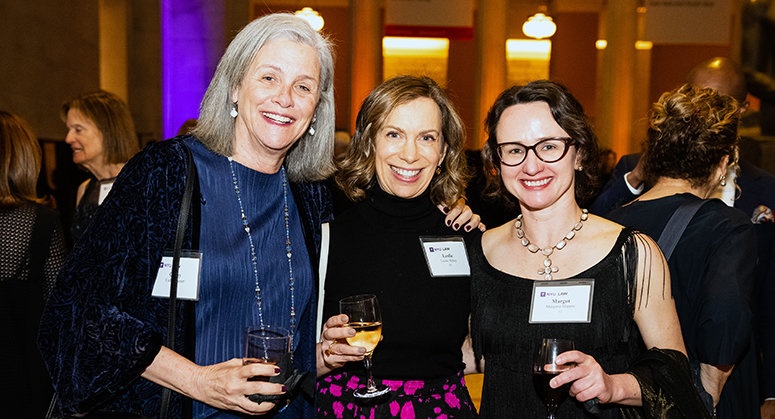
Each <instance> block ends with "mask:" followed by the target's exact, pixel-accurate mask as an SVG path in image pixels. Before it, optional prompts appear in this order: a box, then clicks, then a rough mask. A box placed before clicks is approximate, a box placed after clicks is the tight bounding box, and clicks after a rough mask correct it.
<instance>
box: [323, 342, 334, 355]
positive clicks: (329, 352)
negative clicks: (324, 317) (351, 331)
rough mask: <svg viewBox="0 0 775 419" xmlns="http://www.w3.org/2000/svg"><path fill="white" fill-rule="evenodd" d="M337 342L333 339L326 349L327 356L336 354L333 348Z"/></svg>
mask: <svg viewBox="0 0 775 419" xmlns="http://www.w3.org/2000/svg"><path fill="white" fill-rule="evenodd" d="M335 343H336V341H333V340H332V341H331V343H330V344H329V345H328V349H326V352H325V355H326V356H331V355H333V354H334V351H333V349H331V348H332V347H333V346H334V344H335Z"/></svg>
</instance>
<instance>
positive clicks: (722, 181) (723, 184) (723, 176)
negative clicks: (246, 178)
mask: <svg viewBox="0 0 775 419" xmlns="http://www.w3.org/2000/svg"><path fill="white" fill-rule="evenodd" d="M721 186H727V177H726V176H725V175H721Z"/></svg>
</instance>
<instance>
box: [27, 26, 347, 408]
mask: <svg viewBox="0 0 775 419" xmlns="http://www.w3.org/2000/svg"><path fill="white" fill-rule="evenodd" d="M333 139H334V99H333V57H332V47H331V44H330V43H329V41H328V40H326V39H325V38H324V37H322V36H321V35H320V34H318V33H317V32H315V31H314V30H313V29H312V28H311V27H310V26H309V25H308V24H307V23H306V22H305V21H303V20H301V19H299V18H297V17H294V16H293V15H290V14H274V15H269V16H265V17H262V18H260V19H257V20H255V21H253V22H252V23H250V24H249V25H248V26H246V27H245V28H244V29H243V30H242V31H241V32H240V33H239V34H238V35H237V36H236V38H235V39H234V41H232V43H231V44H230V45H229V47H228V49H227V51H226V53H225V55H224V56H223V58H222V59H221V61H220V63H219V64H218V68H217V70H216V73H215V76H214V77H213V80H212V81H211V83H210V86H209V88H208V90H207V92H206V93H205V96H204V99H203V100H202V105H201V112H200V118H199V124H198V125H197V127H196V129H194V130H193V131H192V132H191V134H190V135H185V136H181V137H176V138H174V139H171V140H168V141H164V142H161V143H158V144H154V145H152V146H149V147H147V148H146V149H145V150H143V151H142V152H141V153H139V154H138V155H137V156H136V157H134V158H133V159H132V160H130V161H129V162H128V163H127V165H126V166H125V167H124V169H123V170H122V172H121V174H120V175H119V176H118V178H117V179H116V183H115V185H114V186H113V189H112V191H111V193H110V195H109V196H108V197H107V198H106V200H105V201H104V203H103V204H102V205H101V207H100V209H99V211H98V212H97V213H96V214H95V216H94V219H93V221H92V223H93V224H92V226H93V227H91V228H90V229H89V230H88V231H87V232H86V234H85V236H84V240H82V241H81V242H80V244H79V246H77V247H76V248H75V249H74V251H73V253H72V254H71V256H70V258H69V259H68V261H67V262H66V265H65V267H64V269H63V271H62V273H61V275H60V276H59V278H58V280H57V283H56V286H55V289H54V290H53V292H52V296H51V298H50V300H49V302H48V304H47V306H46V309H45V312H44V315H43V320H42V324H41V332H40V336H39V341H38V343H39V346H40V348H41V351H42V353H43V357H44V359H45V361H46V363H47V366H48V369H49V372H50V374H51V376H52V378H53V382H54V385H55V387H56V390H57V393H58V396H59V407H60V409H61V410H62V411H63V412H65V413H67V414H76V413H84V412H89V411H91V410H95V409H108V410H132V411H135V412H139V413H142V414H144V415H146V416H149V417H155V416H157V415H159V413H160V403H159V394H160V387H159V385H160V386H164V387H168V388H170V389H172V390H174V392H173V395H172V400H171V403H170V410H169V417H172V418H177V417H194V418H205V417H207V418H213V417H219V418H220V417H234V416H233V415H236V414H264V413H269V412H273V413H275V417H278V418H281V417H282V418H285V417H294V418H296V417H299V418H301V417H304V418H308V417H309V418H311V417H314V415H315V411H314V398H313V397H312V396H309V395H304V394H301V393H300V391H301V390H300V388H299V387H304V386H303V385H302V386H296V388H286V387H285V386H284V385H283V384H276V383H272V382H269V381H268V378H270V377H273V376H277V375H278V374H280V373H281V371H280V368H279V367H277V366H275V365H269V364H261V363H252V364H243V360H242V359H240V358H242V356H243V349H242V346H243V340H242V339H243V330H244V328H245V327H247V326H250V325H260V326H270V325H271V326H275V327H281V328H284V329H285V330H287V332H288V334H289V335H290V336H291V342H292V343H291V345H292V353H293V366H294V367H295V369H296V370H298V371H299V372H300V373H302V374H303V373H305V372H309V374H307V376H309V377H310V378H311V379H314V376H315V330H314V328H315V323H314V322H315V315H314V313H315V305H316V304H315V298H314V289H315V286H314V284H315V273H314V270H313V268H312V266H313V265H312V261H316V260H317V252H318V248H319V237H320V225H321V223H322V222H324V221H328V219H329V218H330V214H331V205H330V202H331V201H330V197H329V195H328V192H327V191H326V190H325V188H324V187H323V186H322V184H321V183H319V182H318V181H320V180H322V179H323V178H325V177H326V176H328V175H330V174H331V172H333V168H334V166H333V163H332V154H333ZM186 148H188V149H190V151H191V153H192V155H193V163H194V164H195V165H196V169H197V171H198V179H199V180H198V183H197V184H196V192H195V194H194V198H195V199H194V201H193V205H192V207H193V210H192V216H191V217H189V220H190V221H189V222H188V226H187V229H186V230H187V232H186V239H185V242H184V248H187V249H196V251H197V253H198V255H199V262H198V263H195V265H198V266H200V267H199V270H198V272H195V273H193V274H191V275H189V276H184V275H186V272H185V271H181V284H182V280H183V279H185V280H186V281H187V282H190V283H191V282H193V283H196V284H197V290H196V292H193V293H192V294H193V295H190V296H189V297H190V298H191V299H193V300H194V301H183V302H181V303H180V304H179V305H178V307H177V309H178V313H179V317H178V318H179V319H180V320H179V321H178V322H177V327H176V329H175V333H176V345H175V346H176V347H175V348H174V349H170V348H167V347H163V346H162V344H161V342H162V340H163V338H164V337H165V336H164V335H165V333H166V332H165V330H166V322H167V314H168V310H169V304H168V302H167V300H166V299H163V298H159V297H156V296H155V295H156V294H155V293H153V294H152V289H153V288H154V283H155V282H156V279H157V274H158V271H159V266H160V263H163V261H162V257H163V256H164V254H165V251H166V250H168V249H170V248H171V247H172V241H173V240H172V239H173V238H174V236H175V231H176V224H177V219H178V216H179V212H180V209H179V208H180V205H181V204H180V203H181V201H182V195H183V191H184V185H185V183H186V178H187V169H188V166H189V161H188V160H187V157H186V156H187V152H186ZM185 293H186V290H185V287H184V286H183V285H181V290H180V291H179V298H184V297H186V296H185V295H183V294H185ZM287 369H292V368H287ZM288 372H289V371H283V373H288ZM256 394H258V395H280V394H285V396H284V397H283V398H281V399H280V401H278V402H267V401H264V402H261V403H259V402H254V401H251V399H249V398H247V397H246V396H247V395H256ZM192 400H193V401H192ZM162 413H163V412H162Z"/></svg>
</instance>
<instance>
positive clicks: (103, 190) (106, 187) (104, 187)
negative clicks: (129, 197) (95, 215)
mask: <svg viewBox="0 0 775 419" xmlns="http://www.w3.org/2000/svg"><path fill="white" fill-rule="evenodd" d="M112 188H113V182H110V183H103V184H100V196H99V198H97V205H102V201H104V200H105V197H106V196H108V192H110V190H111V189H112Z"/></svg>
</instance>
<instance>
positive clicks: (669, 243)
mask: <svg viewBox="0 0 775 419" xmlns="http://www.w3.org/2000/svg"><path fill="white" fill-rule="evenodd" d="M707 202H708V200H707V199H701V200H692V201H688V202H684V203H683V204H682V205H681V206H680V207H678V209H677V210H675V212H674V213H673V215H672V216H671V217H670V220H668V222H667V225H666V226H665V229H664V230H662V234H661V235H660V236H659V241H658V242H657V244H658V245H659V248H660V249H662V253H663V254H664V255H665V260H670V256H671V255H672V254H673V250H675V246H676V245H677V244H678V240H679V239H680V238H681V236H683V234H684V231H685V230H686V227H687V226H688V225H689V222H690V221H691V220H692V218H694V214H696V213H697V211H699V209H700V207H702V206H703V205H705V204H706V203H707Z"/></svg>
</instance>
